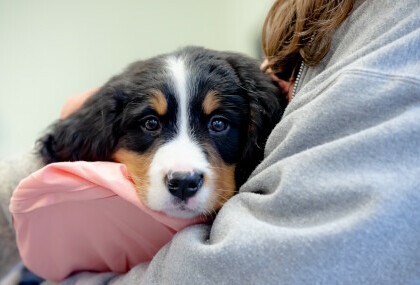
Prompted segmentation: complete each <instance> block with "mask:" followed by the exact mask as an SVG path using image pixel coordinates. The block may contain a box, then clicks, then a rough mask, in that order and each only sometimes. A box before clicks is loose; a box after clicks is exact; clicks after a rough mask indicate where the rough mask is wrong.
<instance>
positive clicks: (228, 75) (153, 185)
mask: <svg viewBox="0 0 420 285" xmlns="http://www.w3.org/2000/svg"><path fill="white" fill-rule="evenodd" d="M285 104H286V103H285V101H282V100H280V99H279V95H278V89H277V88H276V87H275V86H274V85H273V84H272V82H271V81H270V79H269V78H268V77H267V76H266V75H264V74H263V73H261V72H260V70H259V68H258V62H256V61H254V60H252V59H249V58H247V57H244V56H241V55H238V54H234V53H221V52H215V51H210V50H206V49H202V48H195V47H191V48H185V49H182V50H180V51H178V52H175V53H172V54H167V55H162V56H158V57H156V58H152V59H150V60H147V61H141V62H137V63H134V64H132V65H131V66H130V67H129V68H128V69H127V70H126V71H125V72H124V73H122V74H121V75H118V76H116V77H114V78H112V79H111V80H110V81H109V82H108V83H107V84H106V85H105V86H104V87H103V88H102V89H101V90H100V91H99V92H98V93H97V94H95V95H94V96H93V97H91V98H90V99H89V100H88V101H87V102H86V103H85V104H84V106H83V107H82V108H81V109H80V110H79V111H77V112H76V113H74V114H73V115H71V116H70V117H69V118H68V119H65V120H62V121H59V122H57V123H56V124H55V125H54V126H53V127H52V130H51V132H50V133H49V134H48V135H46V136H45V137H44V138H43V139H41V144H40V145H41V149H40V152H41V154H42V156H43V157H44V160H45V161H46V162H47V163H49V162H54V161H65V160H90V161H96V160H111V161H117V162H121V163H124V164H125V165H126V166H127V168H128V171H129V173H130V175H131V177H132V180H133V182H134V184H135V185H136V189H137V192H138V194H139V196H140V198H141V199H142V201H143V202H144V203H146V204H147V205H148V206H149V207H150V208H152V209H154V210H158V211H163V212H165V213H167V214H169V215H172V216H178V217H193V216H197V215H202V214H212V213H214V212H215V211H217V210H218V209H219V208H220V207H221V206H222V205H223V203H224V202H225V201H226V200H228V199H229V198H230V197H231V196H232V195H234V193H235V191H236V190H237V188H238V187H239V186H240V185H241V184H242V183H243V182H244V181H245V179H246V178H247V177H248V176H249V175H250V173H251V172H252V170H253V169H254V168H255V166H256V165H257V164H258V163H259V162H260V160H261V159H262V156H263V147H264V144H265V141H266V139H267V136H268V134H269V132H270V131H271V130H272V128H273V127H274V124H275V123H276V122H277V121H278V120H279V119H280V116H281V115H282V112H283V110H284V106H285Z"/></svg>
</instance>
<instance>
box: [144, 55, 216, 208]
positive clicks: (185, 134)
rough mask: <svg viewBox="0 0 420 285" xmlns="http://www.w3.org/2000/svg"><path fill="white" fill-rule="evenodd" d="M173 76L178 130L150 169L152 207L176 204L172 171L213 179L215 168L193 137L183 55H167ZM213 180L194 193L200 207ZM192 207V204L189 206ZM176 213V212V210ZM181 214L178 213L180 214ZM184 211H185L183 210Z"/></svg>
mask: <svg viewBox="0 0 420 285" xmlns="http://www.w3.org/2000/svg"><path fill="white" fill-rule="evenodd" d="M166 63H167V71H168V75H169V78H170V79H169V80H170V81H171V85H172V87H173V92H174V95H175V98H176V100H177V103H178V118H177V127H178V128H177V134H176V135H175V137H174V138H173V139H172V140H171V141H169V142H167V143H165V144H164V145H162V146H161V147H159V148H158V150H157V151H156V153H155V155H154V157H153V160H152V163H151V165H150V169H149V177H150V187H149V191H148V194H147V201H148V204H149V206H150V207H151V208H152V209H155V210H158V211H165V210H166V209H168V208H171V207H173V205H172V206H171V204H172V200H173V199H172V198H173V197H172V195H171V194H170V193H169V191H168V189H167V187H166V177H167V175H169V174H170V173H171V172H177V171H182V172H186V171H196V172H201V173H203V174H204V176H205V180H206V178H208V179H207V180H209V181H211V178H212V171H211V168H210V164H209V162H208V161H207V158H206V156H205V154H204V152H203V149H202V147H201V146H200V145H199V144H198V143H197V142H196V141H195V140H194V139H193V138H192V135H191V131H190V127H189V119H188V118H189V116H188V109H189V108H188V105H189V101H190V98H191V94H190V92H191V91H190V90H189V89H188V86H189V84H188V80H189V74H188V69H187V67H186V64H185V61H184V59H183V58H182V57H175V56H171V57H168V58H167V59H166ZM209 187H211V183H210V182H208V183H206V185H204V186H203V188H202V189H201V190H199V191H198V192H197V194H196V195H195V196H194V204H196V205H197V207H198V208H197V209H195V210H198V211H200V210H202V209H200V208H204V205H206V201H207V200H208V197H209V191H210V188H209ZM187 207H188V206H187ZM172 214H174V213H172ZM177 215H178V214H177ZM179 215H182V214H179Z"/></svg>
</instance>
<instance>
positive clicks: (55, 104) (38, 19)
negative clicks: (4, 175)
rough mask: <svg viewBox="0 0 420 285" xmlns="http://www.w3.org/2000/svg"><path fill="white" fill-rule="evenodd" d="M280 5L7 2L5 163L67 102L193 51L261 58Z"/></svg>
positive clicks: (233, 0) (2, 70) (196, 0)
mask: <svg viewBox="0 0 420 285" xmlns="http://www.w3.org/2000/svg"><path fill="white" fill-rule="evenodd" d="M272 3H273V0H212V1H205V0H176V1H175V0H154V1H146V0H137V1H134V0H121V1H104V0H90V1H82V0H76V1H58V0H38V1H24V0H0V159H5V158H8V157H11V156H15V155H17V154H19V153H22V152H25V151H27V150H29V149H31V147H32V146H33V144H34V141H35V140H36V139H37V138H38V137H39V136H40V135H41V134H42V132H43V131H44V130H45V129H46V127H47V126H48V125H49V124H51V123H52V122H53V121H54V120H56V119H57V118H58V116H59V114H60V111H61V107H62V106H63V104H64V103H65V101H66V99H67V98H68V97H69V96H71V95H75V94H78V93H80V92H83V91H86V90H89V89H91V88H94V87H97V86H100V85H101V84H103V83H104V82H105V81H107V79H108V78H109V77H111V76H112V75H114V74H116V73H119V72H120V71H121V70H122V69H123V68H124V67H125V66H127V65H128V64H129V63H131V62H133V61H135V60H138V59H143V58H148V57H151V56H154V55H157V54H160V53H165V52H170V51H173V50H175V49H177V48H180V47H183V46H185V45H199V46H204V47H207V48H212V49H217V50H230V51H238V52H242V53H245V54H248V55H250V56H253V57H256V58H258V57H260V56H261V55H260V34H261V28H262V24H263V21H264V18H265V15H266V14H267V12H268V10H269V8H270V6H271V4H272Z"/></svg>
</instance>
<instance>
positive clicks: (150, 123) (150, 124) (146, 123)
mask: <svg viewBox="0 0 420 285" xmlns="http://www.w3.org/2000/svg"><path fill="white" fill-rule="evenodd" d="M141 127H142V128H143V129H144V130H145V131H148V132H156V131H158V130H159V129H160V122H159V119H158V118H156V117H155V116H149V117H146V118H144V119H143V120H142V122H141Z"/></svg>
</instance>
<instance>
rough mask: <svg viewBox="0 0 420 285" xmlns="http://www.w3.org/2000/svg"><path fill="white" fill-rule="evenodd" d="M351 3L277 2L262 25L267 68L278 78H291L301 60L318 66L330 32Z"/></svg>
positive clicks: (351, 0) (333, 0) (350, 0)
mask: <svg viewBox="0 0 420 285" xmlns="http://www.w3.org/2000/svg"><path fill="white" fill-rule="evenodd" d="M354 1H355V0H277V1H276V2H275V3H274V5H273V6H272V7H271V9H270V11H269V13H268V15H267V18H266V19H265V22H264V27H263V33H262V46H263V51H264V54H265V56H266V57H267V59H268V63H269V64H268V66H269V67H271V68H272V69H273V71H274V72H275V73H276V74H277V75H278V76H279V77H280V78H282V79H285V80H289V79H290V77H292V76H295V74H294V73H295V72H296V68H297V67H298V65H299V63H300V62H301V61H303V62H304V63H305V64H307V65H309V66H314V65H316V64H318V63H319V62H320V61H321V60H322V59H323V58H324V56H325V55H326V54H327V52H328V50H329V48H330V44H331V37H332V33H333V32H334V30H335V29H337V27H338V26H339V25H340V24H341V23H342V22H343V21H344V20H345V19H346V18H347V16H348V15H349V13H350V12H351V10H352V8H353V4H354Z"/></svg>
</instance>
